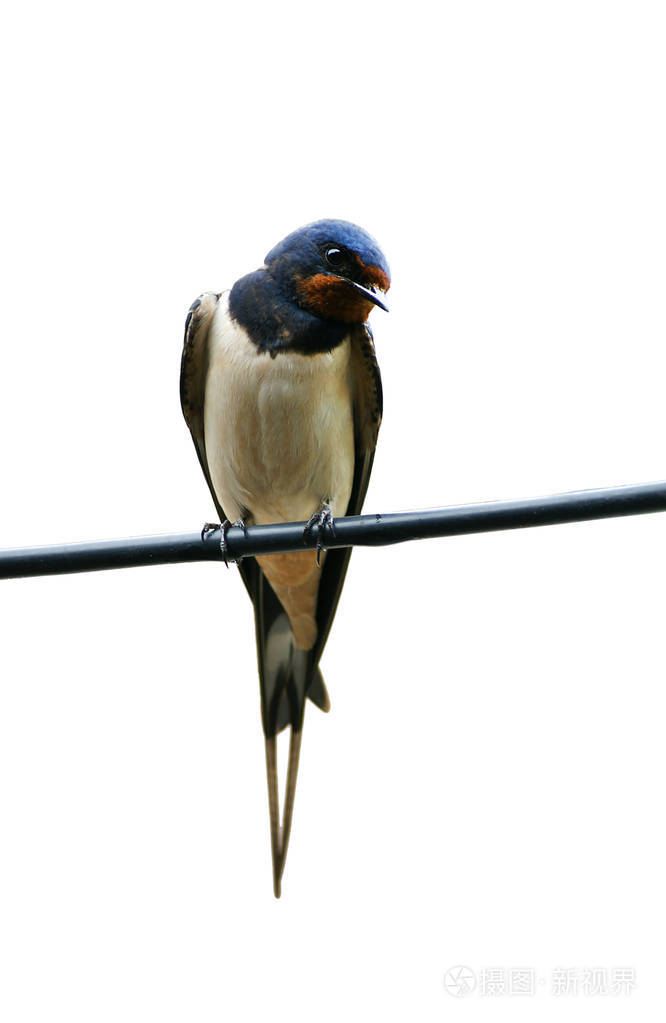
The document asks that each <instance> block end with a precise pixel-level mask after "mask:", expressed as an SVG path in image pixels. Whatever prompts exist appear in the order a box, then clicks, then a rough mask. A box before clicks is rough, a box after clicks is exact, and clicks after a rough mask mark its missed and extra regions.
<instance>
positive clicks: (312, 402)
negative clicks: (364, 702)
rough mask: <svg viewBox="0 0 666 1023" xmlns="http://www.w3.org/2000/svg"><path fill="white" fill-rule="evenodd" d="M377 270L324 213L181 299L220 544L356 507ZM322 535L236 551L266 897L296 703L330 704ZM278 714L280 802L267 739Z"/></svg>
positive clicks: (371, 399)
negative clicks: (253, 658)
mask: <svg viewBox="0 0 666 1023" xmlns="http://www.w3.org/2000/svg"><path fill="white" fill-rule="evenodd" d="M390 285H391V277H390V270H389V266H388V263H387V261H386V258H385V256H384V255H383V253H382V251H381V249H380V248H379V245H378V243H377V242H376V241H375V239H374V238H373V237H372V236H371V235H370V234H368V233H367V231H365V230H364V229H363V228H361V227H358V226H357V225H355V224H352V223H350V222H348V221H345V220H335V219H328V220H318V221H315V222H314V223H311V224H307V225H305V226H304V227H301V228H299V229H298V230H295V231H293V232H292V233H290V234H289V235H287V236H286V237H285V238H284V239H283V240H282V241H281V242H279V243H278V244H277V245H275V246H274V248H272V249H271V250H270V252H269V253H268V254H267V256H266V257H265V260H264V263H263V265H262V266H261V267H260V268H259V269H257V270H254V271H252V272H251V273H248V274H246V275H245V276H243V277H241V278H240V279H239V280H237V281H236V283H235V284H234V285H233V287H232V288H231V289H230V290H229V291H226V292H220V293H217V292H205V293H204V294H202V295H200V296H199V297H198V298H197V299H196V300H195V301H194V302H193V304H192V306H191V307H190V310H189V312H188V315H187V320H186V324H185V339H184V343H183V353H182V361H181V374H180V398H181V407H182V411H183V415H184V417H185V421H186V423H187V426H188V427H189V430H190V433H191V434H192V439H193V441H194V446H195V448H196V452H197V455H198V457H199V462H200V464H201V468H202V470H203V474H204V476H205V479H206V482H207V484H208V487H209V489H210V492H211V495H212V498H213V501H214V504H215V507H216V510H217V514H218V515H219V517H220V530H221V546H222V552H223V555H224V557H225V560H227V555H228V547H227V543H226V536H227V530H228V529H229V527H230V525H231V524H233V525H236V526H241V527H242V528H243V529H245V528H246V527H247V526H248V525H265V524H269V523H277V522H304V523H305V526H304V530H305V531H306V532H310V533H312V532H313V531H314V530H316V531H317V536H318V537H319V538H321V537H322V535H325V532H326V530H327V529H330V530H334V528H335V518H336V517H339V516H344V515H357V514H359V512H360V510H361V506H362V504H363V500H364V498H365V495H366V491H367V488H368V481H369V478H370V471H371V469H372V463H373V458H374V454H375V448H376V444H377V435H378V431H379V427H380V423H381V418H382V410H383V398H382V381H381V375H380V371H379V366H378V362H377V357H376V354H375V347H374V340H373V335H372V332H371V330H370V327H369V325H368V323H367V319H368V316H369V314H370V312H371V311H372V310H373V309H374V308H375V307H379V308H380V309H384V310H386V311H388V309H387V306H386V303H385V295H386V292H387V291H388V289H389V288H390ZM206 528H207V527H204V529H206ZM212 528H214V527H212ZM321 546H322V544H321V543H320V542H318V544H317V551H316V552H315V551H314V550H312V549H309V550H304V551H297V552H292V553H287V554H275V555H264V556H257V557H245V558H243V559H242V560H240V561H239V562H237V564H238V569H239V571H240V575H241V577H242V579H243V582H244V584H245V588H246V589H247V592H248V594H249V596H250V599H251V600H252V604H253V606H254V616H255V633H256V644H257V659H258V670H259V683H260V697H261V718H262V726H263V731H264V739H265V753H266V776H267V785H268V805H269V817H270V842H271V859H272V872H273V893H274V895H275V897H276V898H279V897H280V894H281V886H282V876H283V872H284V867H285V859H286V854H287V848H288V844H289V836H290V832H291V823H292V815H293V808H294V796H295V790H296V777H297V773H298V765H299V757H300V750H301V739H302V731H303V722H304V716H305V704H306V700H307V699H309V700H310V701H311V702H313V703H314V704H315V705H316V706H318V707H319V708H320V709H321V710H324V711H327V710H328V709H329V708H330V701H329V697H328V693H327V690H326V686H325V684H324V680H323V678H322V674H321V671H320V668H319V660H320V657H321V654H322V650H323V648H324V645H325V643H326V640H327V638H328V634H329V630H330V628H331V623H332V621H333V617H334V615H335V611H336V608H337V605H338V600H339V597H340V591H341V589H342V585H343V582H344V579H345V574H346V571H347V566H348V563H349V558H350V555H351V549H350V548H347V549H331V550H328V551H322V550H321ZM287 728H289V729H290V734H289V755H288V762H287V778H286V785H285V795H284V805H283V807H282V809H281V808H280V801H279V795H278V792H279V787H278V768H277V746H276V740H277V735H278V734H279V733H280V732H282V731H283V730H285V729H287Z"/></svg>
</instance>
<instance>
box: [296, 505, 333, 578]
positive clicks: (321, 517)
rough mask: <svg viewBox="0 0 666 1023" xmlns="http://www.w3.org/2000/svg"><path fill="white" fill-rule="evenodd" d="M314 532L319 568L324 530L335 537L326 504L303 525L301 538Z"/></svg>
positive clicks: (330, 513)
mask: <svg viewBox="0 0 666 1023" xmlns="http://www.w3.org/2000/svg"><path fill="white" fill-rule="evenodd" d="M315 530H316V531H317V548H316V549H317V567H319V566H320V565H321V552H322V550H323V547H324V537H325V534H326V530H329V532H330V535H331V536H335V519H334V518H333V512H332V511H331V509H330V507H329V505H328V504H324V505H322V507H321V508H320V509H319V511H318V512H315V513H314V515H311V516H310V518H309V519H308V521H307V522H306V524H305V529H304V530H303V536H308V535H312V533H314V531H315Z"/></svg>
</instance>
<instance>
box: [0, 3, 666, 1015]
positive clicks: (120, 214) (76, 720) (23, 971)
mask: <svg viewBox="0 0 666 1023" xmlns="http://www.w3.org/2000/svg"><path fill="white" fill-rule="evenodd" d="M664 29H665V21H664V14H663V8H662V7H661V5H659V4H656V3H655V4H650V3H640V2H638V3H637V2H632V3H614V2H604V3H601V2H599V3H594V2H582V3H581V2H576V3H566V2H565V3H563V2H561V0H560V2H558V3H516V2H509V3H501V4H497V3H492V2H487V3H483V2H479V3H444V4H438V5H435V4H426V3H410V4H401V5H394V4H385V5H382V6H379V5H375V4H373V5H371V4H369V3H368V4H362V3H353V4H347V3H336V4H335V5H314V4H300V3H280V4H271V5H268V4H266V3H258V4H252V5H250V4H246V5H243V4H233V5H232V4H226V5H224V4H219V3H218V4H212V3H211V4H204V3H190V4H189V5H187V6H186V5H176V4H169V3H167V4H159V5H158V4H150V3H145V2H139V3H136V2H135V3H132V4H129V3H123V2H119V3H115V4H113V5H105V7H104V8H102V7H100V6H98V5H89V4H72V3H67V2H65V3H59V4H55V5H53V4H45V3H35V4H28V3H26V4H23V5H18V4H15V5H12V9H11V11H10V12H8V13H6V14H5V16H4V24H3V29H2V42H1V43H0V46H1V47H2V54H1V60H0V67H1V68H2V71H1V73H2V78H3V81H2V95H3V101H4V115H3V129H2V141H3V143H4V157H3V161H2V176H3V183H2V190H1V196H0V201H1V203H2V237H1V240H0V245H1V256H0V259H1V261H2V263H1V267H0V279H1V281H2V297H1V301H2V402H1V404H0V436H1V438H2V441H1V444H2V447H1V458H2V463H1V464H2V476H1V479H2V483H1V486H2V504H1V525H2V529H1V534H0V544H2V545H3V546H14V545H17V546H18V545H30V544H34V543H49V542H59V541H75V540H82V539H86V538H104V537H114V536H126V535H130V534H141V533H153V532H175V531H179V530H193V529H197V528H198V527H199V526H200V524H201V523H202V522H203V521H204V520H206V519H207V518H211V517H212V515H213V509H212V503H211V501H210V498H209V496H208V493H207V490H206V486H205V484H204V481H203V478H202V476H201V472H200V469H199V465H198V463H197V459H196V456H195V452H194V449H193V446H192V443H191V440H190V437H189V434H188V432H187V430H186V427H185V425H184V423H183V421H182V418H181V413H180V407H179V400H178V374H179V361H180V348H181V340H182V327H183V322H184V319H185V314H186V312H187V308H188V306H189V304H190V302H191V301H192V300H193V299H194V298H195V297H196V296H197V294H199V293H200V292H201V291H203V290H205V289H222V288H225V287H229V286H230V285H231V284H232V283H233V281H234V280H235V279H236V278H237V277H239V276H241V275H242V274H244V273H246V272H248V271H249V270H251V269H254V268H256V267H257V266H258V265H260V264H261V262H262V260H263V256H264V254H265V253H266V252H267V251H268V249H269V248H270V247H271V246H272V245H273V244H274V243H275V242H276V241H278V240H279V239H280V238H281V237H283V236H284V235H285V234H286V233H288V232H289V231H290V230H292V229H294V228H295V227H297V226H299V225H301V224H303V223H306V222H308V221H310V220H313V219H317V218H320V217H342V218H346V219H349V220H353V221H356V222H359V223H361V224H362V225H363V226H364V227H366V228H367V229H368V230H369V231H371V233H373V234H374V235H375V236H376V237H377V239H378V240H379V241H380V244H381V245H382V247H383V249H384V250H385V252H386V253H387V256H388V258H389V261H390V263H391V266H392V270H393V289H392V291H391V293H390V306H391V312H390V315H388V316H387V315H386V314H384V313H382V312H381V311H376V312H375V313H374V314H373V317H372V321H373V324H374V328H375V336H376V342H377V349H378V354H379V359H380V363H381V367H382V372H383V378H384V387H385V419H384V425H383V428H382V432H381V436H380V444H379V450H378V453H377V459H376V462H375V469H374V475H373V479H372V483H371V487H370V491H369V494H368V498H367V501H366V510H367V511H392V510H399V509H406V508H420V507H428V506H437V505H443V504H451V503H461V502H466V501H472V500H485V499H497V498H512V497H520V496H532V495H539V494H548V493H554V492H557V491H562V490H567V489H577V488H584V487H595V486H611V485H616V484H623V483H632V482H636V483H637V482H646V481H650V480H655V479H660V478H662V477H664V476H666V468H665V460H666V453H665V451H664V446H665V445H664V424H663V420H664V412H663V404H664V402H663V394H664V385H663V370H664V360H663V347H664V337H665V330H666V312H665V306H664V271H665V269H666V257H665V247H664V239H665V238H666V199H665V195H666V190H665V188H664V182H665V181H666V145H665V136H664V107H665V105H666V104H665V96H666V65H665V63H664V47H665V44H666V39H665V31H664ZM665 527H666V518H664V517H662V516H652V517H641V518H635V519H632V520H629V519H627V520H614V521H607V522H602V523H590V524H581V525H574V526H568V527H554V528H549V529H543V530H535V531H527V532H524V533H511V534H508V533H507V534H489V535H483V536H477V537H466V538H460V539H451V540H442V541H436V542H423V543H417V544H411V545H405V546H403V547H400V548H394V549H392V550H388V549H387V550H383V551H381V550H378V551H369V550H368V551H364V550H358V551H357V552H356V553H355V554H354V557H353V559H352V564H351V568H350V572H349V576H348V581H347V585H346V588H345V593H344V596H343V600H342V603H341V606H340V610H339V614H338V616H337V620H336V623H335V627H334V629H333V632H332V635H331V639H330V642H329V645H328V647H327V650H326V652H325V656H324V659H323V669H324V674H325V677H326V679H327V682H328V686H329V690H330V693H331V699H332V711H331V713H330V715H329V716H328V717H325V716H323V715H321V714H320V713H319V712H318V711H316V710H315V709H314V708H312V707H311V708H310V709H309V712H308V715H307V721H306V731H305V738H304V743H303V755H302V764H301V777H300V781H299V790H298V796H297V802H296V814H295V821H294V829H293V835H292V842H291V849H290V855H289V859H288V863H287V871H286V875H285V880H284V888H283V897H282V899H281V901H280V902H276V901H275V900H274V898H273V896H272V894H271V876H270V854H269V838H268V822H267V816H268V815H267V800H266V792H265V775H264V753H263V739H262V733H261V727H260V720H259V700H258V683H257V677H256V667H255V651H254V638H253V625H252V614H251V608H250V605H249V602H248V601H247V598H246V596H245V593H244V590H243V588H242V585H241V583H240V580H239V579H238V578H237V573H236V572H235V571H229V572H227V571H226V570H225V569H224V568H223V567H221V566H220V567H217V566H215V565H192V566H178V567H161V568H152V569H148V568H146V569H136V570H132V571H122V572H109V573H99V574H95V575H82V576H71V577H61V578H57V577H54V578H48V579H27V580H17V581H9V582H4V583H2V584H1V586H0V601H1V607H0V622H1V633H2V636H1V642H0V664H1V668H2V670H1V674H0V821H1V828H2V837H1V845H0V973H1V974H2V977H1V983H0V1017H1V1018H2V1019H3V1020H6V1021H11V1023H14V1021H37V1020H39V1021H43V1020H47V1019H48V1020H53V1019H58V1020H59V1019H63V1020H67V1021H68V1023H76V1021H83V1020H85V1021H89V1020H104V1021H106V1020H113V1021H116V1020H119V1019H122V1020H128V1021H134V1020H137V1021H139V1020H141V1021H144V1020H159V1021H176V1020H178V1021H180V1020H197V1021H202V1023H204V1021H205V1023H207V1021H218V1020H221V1019H233V1020H242V1021H245V1020H254V1019H265V1018H267V1017H268V1014H269V1013H270V1016H271V1018H272V1019H273V1020H276V1021H283V1020H289V1021H305V1020H308V1021H309V1020H312V1019H316V1020H319V1021H322V1023H328V1021H334V1020H335V1021H338V1020H341V1019H343V1018H344V1019H351V1020H370V1019H381V1020H388V1021H393V1020H401V1021H402V1020H405V1019H407V1018H414V1019H418V1020H423V1021H440V1020H444V1019H449V1020H457V1019H461V1020H469V1019H489V1020H492V1021H493V1023H494V1021H504V1020H508V1019H511V1020H515V1019H522V1018H525V1019H526V1018H530V1019H533V1018H535V1016H534V1013H537V1015H538V1017H539V1018H540V1019H547V1020H550V1019H560V1018H564V1016H566V1018H567V1019H569V1020H583V1019H585V1020H586V1021H588V1020H592V1021H596V1020H604V1021H607V1020H612V1021H614V1020H625V1019H630V1018H631V1019H632V1020H640V1021H642V1020H646V1021H647V1020H649V1021H653V1020H655V1019H657V1018H658V1017H659V1018H661V1016H662V1015H663V1012H664V1007H665V1005H666V990H665V989H664V972H663V968H664V953H665V944H664V939H663V919H664V912H665V910H666V899H665V890H664V869H663V865H664V862H666V849H665V848H664V846H665V844H666V843H665V841H664V834H665V832H664V827H663V815H664V800H663V779H664V768H665V763H664V760H665V754H664V744H663V731H664V726H663V711H664V699H663V693H664V683H665V681H666V680H665V678H664V675H665V669H664V644H663V623H664V601H665V593H664V585H663V579H664V569H665V567H666V553H665V550H664V530H665ZM457 963H462V964H466V965H467V966H469V967H470V968H471V969H473V970H474V971H475V972H476V973H477V974H478V973H479V971H480V970H481V969H482V968H483V967H494V966H495V967H499V966H507V967H510V966H523V967H528V968H529V967H531V968H533V969H534V970H535V971H536V973H537V976H538V977H540V978H542V979H543V980H545V983H544V984H541V985H539V986H538V992H537V994H536V995H535V996H534V998H516V997H514V998H509V997H506V996H497V997H495V998H491V997H484V996H482V995H480V994H479V993H478V991H477V993H476V994H474V995H472V996H470V998H469V999H467V1000H464V999H455V998H454V997H452V996H451V995H450V994H448V993H447V991H446V989H445V987H444V974H445V971H446V970H447V969H448V968H449V967H450V966H453V965H455V964H457ZM575 966H578V967H585V966H588V967H592V966H601V967H605V968H607V969H608V970H611V969H612V968H613V967H614V966H629V967H633V968H634V969H635V971H636V979H637V982H638V988H637V990H636V991H634V992H633V994H631V995H630V996H629V997H626V996H625V997H617V998H613V997H610V996H609V997H602V996H594V997H592V996H588V997H585V996H583V995H579V996H577V997H576V996H571V997H568V998H566V999H563V998H559V999H558V998H556V997H554V996H552V995H551V994H549V990H548V988H549V981H550V976H551V973H552V971H553V970H555V969H556V968H558V967H575Z"/></svg>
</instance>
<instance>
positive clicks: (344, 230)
mask: <svg viewBox="0 0 666 1023" xmlns="http://www.w3.org/2000/svg"><path fill="white" fill-rule="evenodd" d="M266 269H267V270H268V272H269V273H270V275H271V276H272V277H273V278H274V280H275V281H276V283H277V285H278V286H279V288H280V291H281V292H282V293H283V294H284V295H285V296H286V297H287V298H289V300H290V301H292V302H295V303H296V304H297V305H298V306H300V307H301V308H302V309H305V310H307V311H308V312H309V313H313V314H314V315H315V316H318V317H320V318H321V319H323V320H334V321H336V322H338V323H349V324H352V323H362V322H363V321H364V320H367V318H368V316H369V314H370V312H371V310H372V307H373V306H376V305H378V306H379V308H380V309H386V308H387V307H386V306H385V304H384V300H383V299H384V295H385V293H386V292H387V291H388V289H389V288H390V286H391V277H390V272H389V267H388V263H387V262H386V258H385V257H384V255H383V253H382V251H381V249H380V248H379V246H378V245H377V242H376V241H375V240H374V238H373V237H372V236H371V235H369V234H368V233H367V231H364V230H363V229H362V228H361V227H357V226H356V224H350V223H348V222H347V221H346V220H317V221H315V223H313V224H307V225H306V226H305V227H301V228H299V229H298V230H297V231H293V232H292V234H290V235H287V237H286V238H285V239H283V241H281V242H280V243H279V244H278V245H276V246H275V248H274V249H271V251H270V252H269V253H268V255H267V256H266Z"/></svg>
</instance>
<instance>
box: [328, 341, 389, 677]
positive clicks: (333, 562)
mask: <svg viewBox="0 0 666 1023" xmlns="http://www.w3.org/2000/svg"><path fill="white" fill-rule="evenodd" d="M351 342H352V355H351V357H352V378H353V380H354V387H355V393H354V444H355V447H356V459H355V462H354V481H353V484H352V492H351V497H350V499H349V504H348V506H347V512H346V514H347V515H359V514H360V512H361V508H362V506H363V501H364V500H365V495H366V492H367V489H368V483H369V482H370V472H371V470H372V463H373V461H374V457H375V448H376V447H377V435H378V433H379V427H380V425H381V421H382V412H383V408H384V406H383V394H382V378H381V375H380V372H379V365H378V363H377V356H376V354H375V345H374V342H373V339H372V331H371V330H370V328H369V327H368V326H367V325H366V324H363V325H362V326H359V327H355V328H354V329H353V332H352V338H351ZM351 553H352V548H351V547H347V548H343V549H341V550H332V551H328V553H327V555H326V560H325V563H324V567H323V570H322V578H321V583H320V584H319V597H318V601H317V627H318V632H317V642H316V643H315V646H314V649H313V651H312V664H313V668H315V667H316V666H317V664H318V663H319V658H320V657H321V654H322V651H323V649H324V645H325V643H326V640H327V638H328V634H329V631H330V628H331V624H332V622H333V618H334V616H335V611H336V608H337V606H338V600H339V599H340V592H341V590H342V584H343V583H344V581H345V575H346V572H347V566H348V565H349V559H350V557H351Z"/></svg>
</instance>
